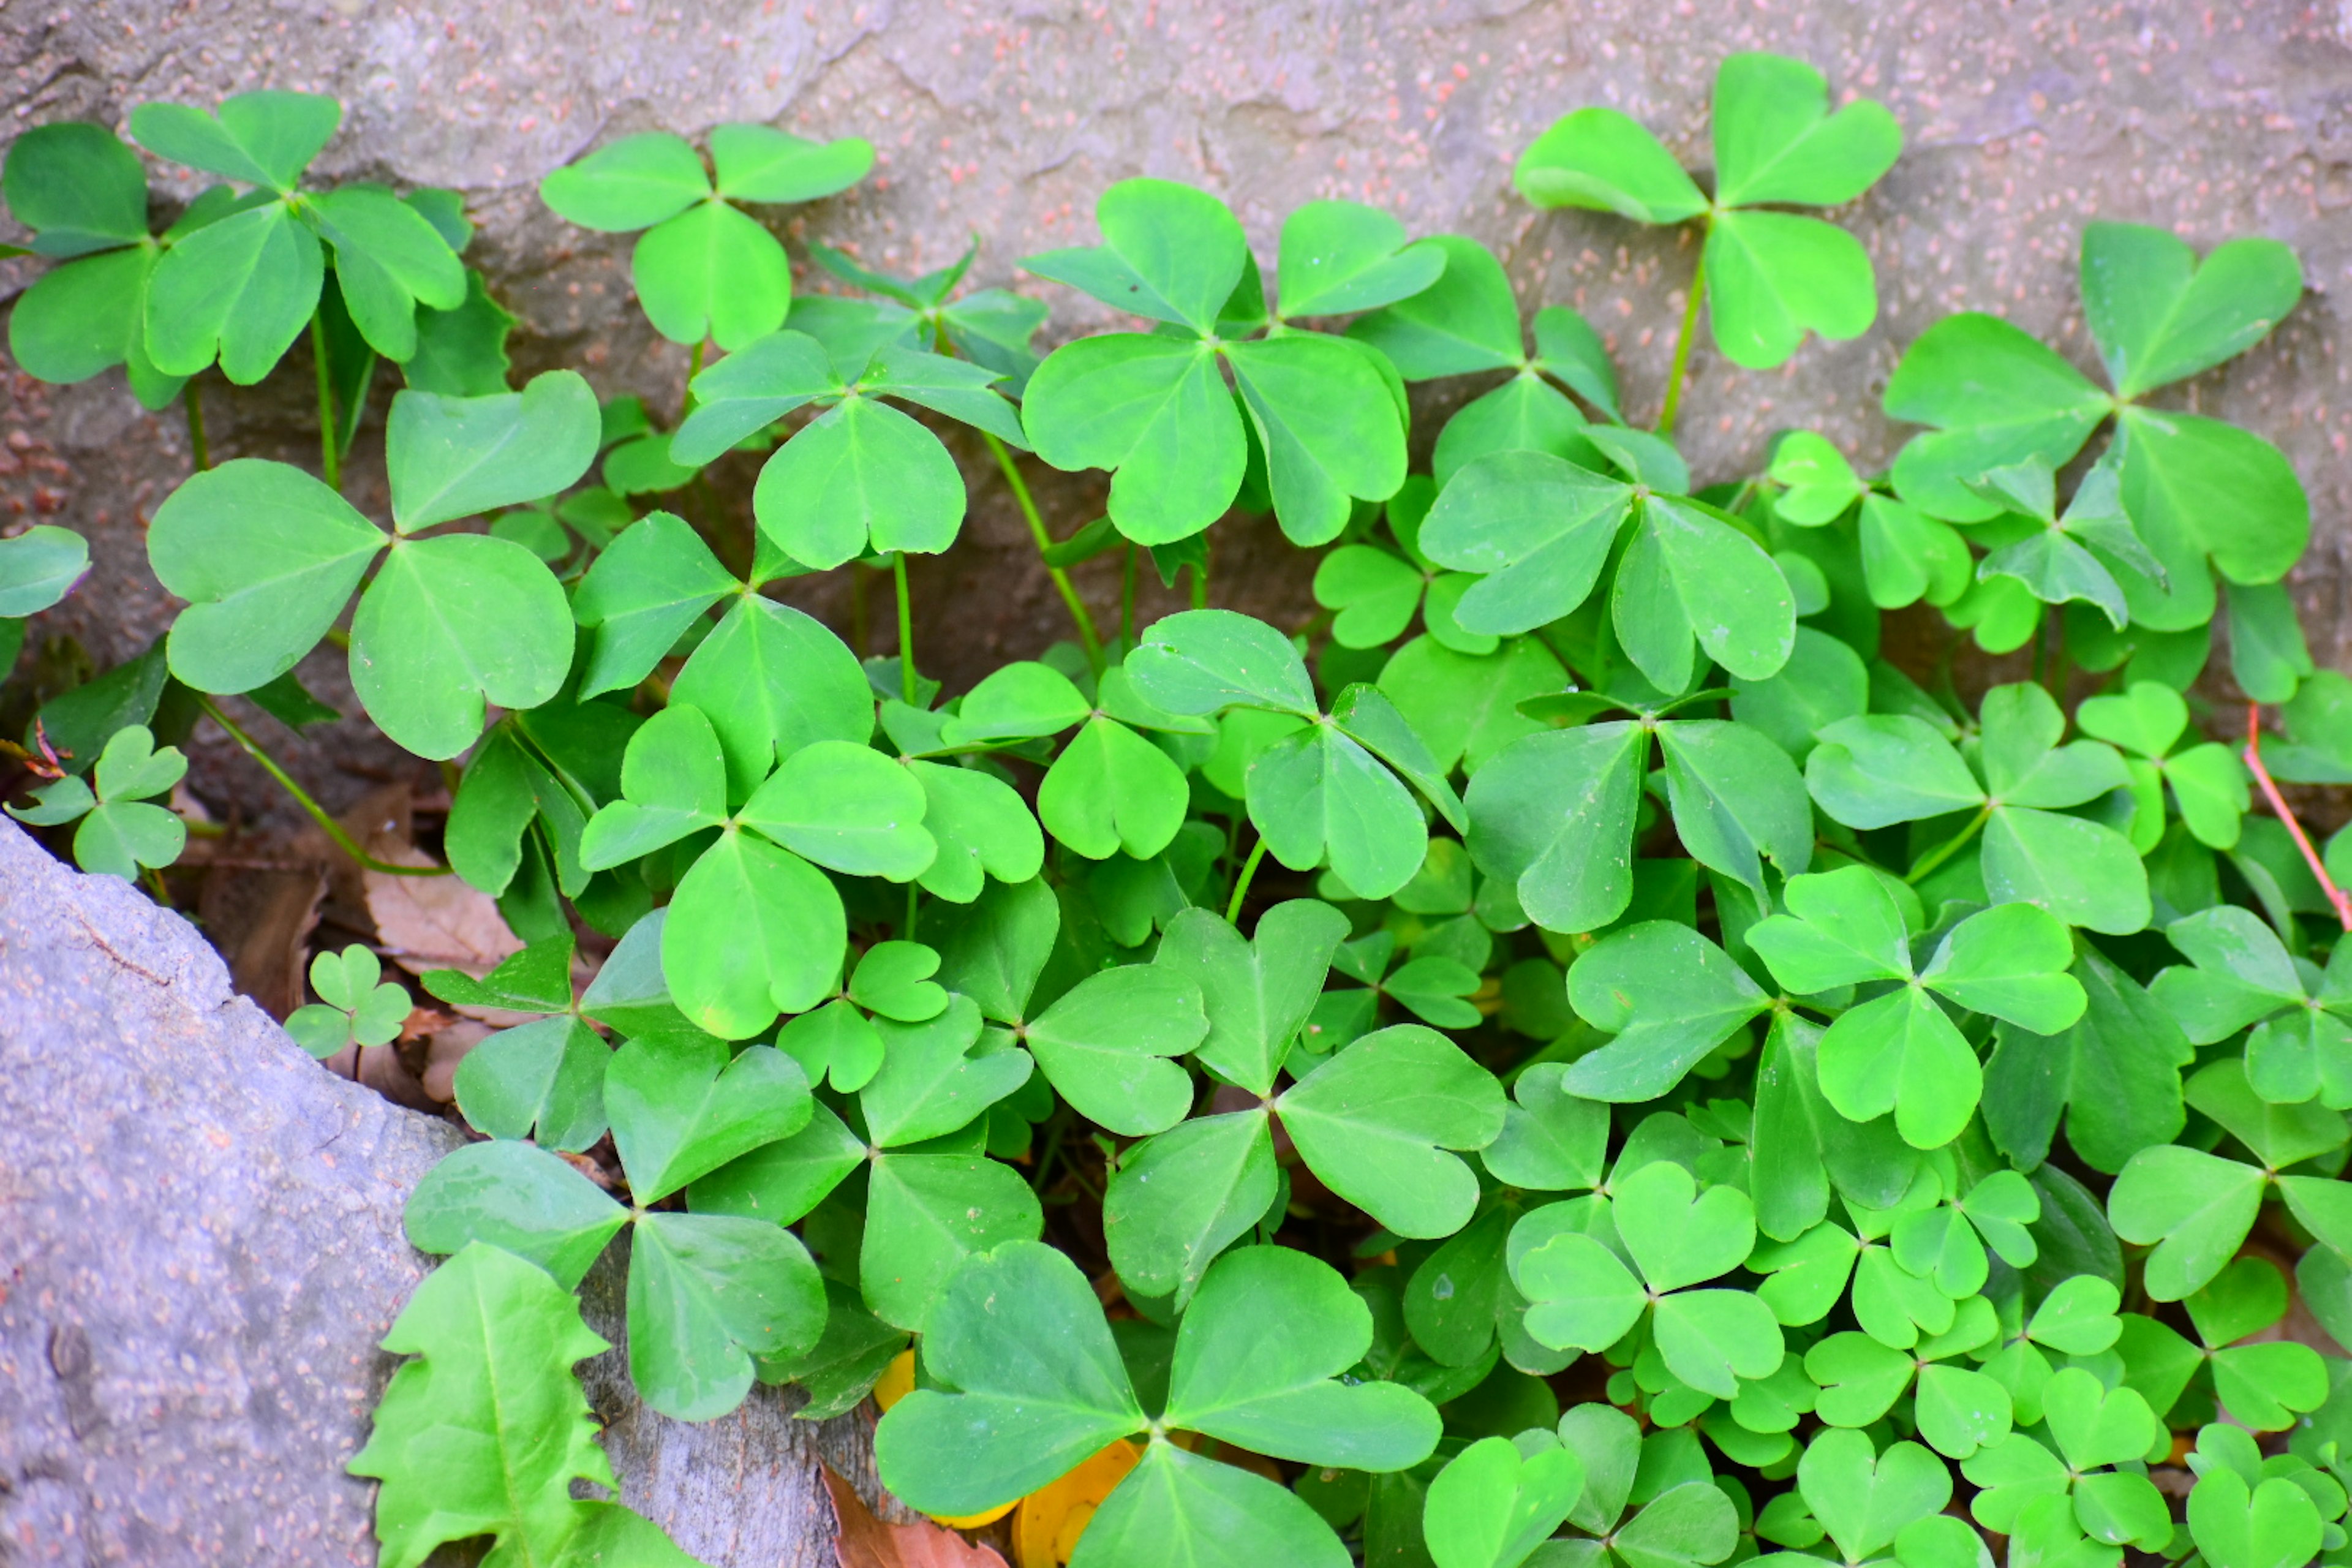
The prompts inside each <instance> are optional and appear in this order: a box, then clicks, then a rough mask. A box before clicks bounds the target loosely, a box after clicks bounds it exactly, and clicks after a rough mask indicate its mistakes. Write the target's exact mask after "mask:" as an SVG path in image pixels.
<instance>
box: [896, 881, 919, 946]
mask: <svg viewBox="0 0 2352 1568" xmlns="http://www.w3.org/2000/svg"><path fill="white" fill-rule="evenodd" d="M916 896H917V889H916V885H915V884H914V883H912V882H909V883H908V884H907V931H906V935H905V936H903V937H902V938H900V940H901V941H904V942H912V941H914V940H915V915H916V911H917V906H916V902H915V900H916Z"/></svg>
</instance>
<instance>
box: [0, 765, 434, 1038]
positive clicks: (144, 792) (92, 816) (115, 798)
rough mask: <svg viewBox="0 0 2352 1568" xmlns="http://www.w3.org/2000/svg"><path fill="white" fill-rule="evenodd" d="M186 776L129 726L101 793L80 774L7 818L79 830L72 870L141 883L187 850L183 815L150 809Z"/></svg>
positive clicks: (101, 773) (102, 770)
mask: <svg viewBox="0 0 2352 1568" xmlns="http://www.w3.org/2000/svg"><path fill="white" fill-rule="evenodd" d="M187 771H188V759H187V758H186V757H185V756H183V755H182V754H181V752H180V749H179V748H178V747H177V746H165V747H163V748H162V749H161V750H160V751H159V750H157V749H156V746H155V737H154V735H153V734H152V732H151V731H149V730H148V728H147V726H146V725H144V724H129V725H125V726H124V727H123V728H121V729H120V730H117V731H115V732H114V733H113V735H112V736H111V737H110V738H109V739H108V741H107V742H106V750H104V751H103V752H100V753H99V757H98V767H97V769H96V770H95V773H94V776H95V777H96V779H97V781H98V787H97V788H96V789H95V790H93V789H91V787H90V785H89V782H88V781H87V780H85V779H83V778H82V777H81V776H80V775H79V774H78V773H67V774H64V775H63V776H61V777H58V778H56V779H52V780H51V781H49V782H48V783H47V784H43V785H42V786H41V787H40V788H38V789H37V790H35V791H34V792H33V799H34V800H35V801H36V802H37V803H38V804H37V805H22V806H20V805H12V806H10V807H8V815H9V816H13V817H15V818H16V820H17V821H19V822H28V823H31V824H32V825H33V826H36V827H57V826H63V825H64V824H66V823H68V822H79V823H80V824H81V826H79V827H77V828H76V829H74V841H73V853H74V863H75V864H77V865H79V867H80V868H82V869H83V870H85V871H95V872H100V873H101V874H103V875H106V876H110V877H120V878H121V879H123V880H124V881H126V882H135V881H137V880H138V879H139V868H141V867H142V866H149V867H163V866H168V865H170V864H171V863H172V862H173V861H174V860H177V859H178V858H180V851H181V850H182V849H184V848H185V847H187V842H188V829H187V825H186V824H184V823H183V822H182V821H181V820H180V818H179V816H178V814H177V813H175V812H173V811H171V810H170V809H168V808H166V807H164V806H160V805H148V804H147V801H148V799H149V797H151V796H153V795H169V794H170V793H171V791H172V787H173V785H174V784H178V783H179V782H180V780H181V778H182V777H183V776H184V775H185V774H186V773H187ZM403 1016H406V1015H405V1014H403Z"/></svg>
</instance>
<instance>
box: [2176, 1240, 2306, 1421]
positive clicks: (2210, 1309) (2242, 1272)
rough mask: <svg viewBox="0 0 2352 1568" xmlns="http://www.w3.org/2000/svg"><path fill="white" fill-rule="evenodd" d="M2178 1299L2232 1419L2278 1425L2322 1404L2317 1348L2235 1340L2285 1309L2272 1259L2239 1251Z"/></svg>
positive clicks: (2219, 1398) (2282, 1288)
mask: <svg viewBox="0 0 2352 1568" xmlns="http://www.w3.org/2000/svg"><path fill="white" fill-rule="evenodd" d="M2181 1305H2182V1306H2184V1307H2186V1308H2187V1309H2188V1310H2189V1322H2190V1323H2191V1324H2193V1325H2195V1327H2196V1330H2197V1338H2198V1340H2199V1341H2200V1342H2201V1343H2202V1344H2203V1346H2204V1352H2205V1355H2204V1360H2205V1363H2206V1365H2207V1366H2208V1367H2209V1368H2210V1369H2211V1372H2212V1376H2213V1397H2214V1399H2215V1401H2216V1402H2217V1403H2219V1404H2220V1405H2221V1408H2222V1409H2223V1410H2226V1411H2228V1412H2229V1414H2230V1418H2231V1420H2233V1421H2235V1422H2238V1423H2239V1424H2240V1425H2242V1426H2247V1427H2249V1428H2251V1429H2252V1430H2253V1431H2256V1432H2284V1431H2285V1430H2286V1429H2288V1428H2289V1427H2291V1426H2294V1425H2295V1420H2296V1417H2297V1416H2299V1415H2303V1414H2305V1413H2306V1412H2309V1411H2313V1410H2316V1409H2318V1408H2319V1407H2320V1405H2323V1404H2325V1403H2326V1400H2327V1392H2328V1375H2327V1363H2325V1362H2324V1361H2322V1360H2321V1359H2320V1356H2319V1352H2317V1351H2315V1350H2313V1349H2312V1348H2311V1347H2310V1346H2309V1345H2305V1344H2298V1343H2296V1342H2294V1341H2292V1340H2271V1341H2268V1342H2263V1343H2260V1344H2241V1343H2239V1341H2241V1340H2244V1339H2248V1338H2250V1337H2251V1336H2252V1335H2255V1334H2258V1333H2261V1332H2263V1331H2264V1330H2266V1329H2269V1328H2271V1327H2273V1326H2274V1325H2275V1324H2276V1323H2277V1322H2278V1321H2279V1320H2280V1319H2282V1318H2284V1317H2285V1316H2286V1310H2287V1284H2286V1276H2285V1275H2284V1274H2283V1273H2281V1272H2280V1271H2279V1267H2278V1265H2277V1264H2275V1263H2273V1262H2272V1261H2271V1260H2270V1259H2269V1258H2239V1259H2237V1260H2236V1261H2235V1262H2233V1263H2231V1265H2230V1266H2229V1267H2227V1268H2223V1269H2222V1270H2221V1272H2220V1273H2219V1274H2217V1275H2215V1276H2214V1277H2213V1278H2212V1279H2210V1280H2209V1281H2208V1282H2207V1283H2206V1284H2205V1285H2204V1286H2203V1287H2202V1288H2201V1289H2197V1290H2194V1291H2192V1292H2190V1293H2189V1295H2188V1296H2187V1297H2186V1298H2184V1299H2183V1300H2182V1302H2181Z"/></svg>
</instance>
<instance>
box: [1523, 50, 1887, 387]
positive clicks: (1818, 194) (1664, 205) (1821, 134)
mask: <svg viewBox="0 0 2352 1568" xmlns="http://www.w3.org/2000/svg"><path fill="white" fill-rule="evenodd" d="M1902 151H1903V132H1902V128H1901V127H1900V126H1898V125H1897V124H1896V123H1895V117H1894V116H1893V115H1892V114H1890V113H1888V112H1887V111H1886V110H1885V108H1884V107H1882V106H1881V105H1879V104H1876V103H1874V102H1872V101H1871V100H1868V99H1858V100H1854V101H1853V102H1850V103H1848V104H1846V105H1844V106H1843V107H1842V108H1841V109H1839V110H1838V111H1837V112H1836V113H1835V114H1832V113H1830V112H1829V86H1828V83H1827V82H1825V81H1824V80H1822V75H1821V73H1820V72H1819V71H1816V70H1814V69H1813V68H1811V66H1808V65H1806V64H1804V63H1803V62H1801V61H1799V60H1792V59H1788V58H1783V57H1781V56H1779V55H1765V54H1740V55H1732V56H1729V57H1728V58H1726V59H1725V60H1724V62H1723V64H1722V66H1721V67H1720V68H1718V69H1717V73H1716V79H1715V166H1716V193H1715V198H1714V200H1713V201H1711V202H1710V201H1709V200H1708V199H1707V197H1706V195H1703V194H1701V192H1700V191H1699V188H1698V186H1697V185H1696V184H1693V183H1692V181H1691V178H1690V176H1689V175H1688V174H1685V173H1684V172H1683V171H1682V169H1681V167H1680V166H1679V165H1678V164H1676V163H1675V158H1674V154H1672V153H1669V152H1667V151H1666V149H1665V148H1664V147H1663V146H1662V145H1660V144H1659V142H1658V141H1657V139H1656V138H1655V137H1654V136H1652V135H1651V134H1650V132H1647V131H1645V130H1643V128H1642V126H1641V125H1639V124H1638V123H1636V122H1635V121H1633V120H1631V119H1629V118H1627V117H1626V116H1625V115H1623V114H1621V113H1619V112H1618V111H1617V110H1612V109H1580V110H1577V111H1576V112H1574V113H1573V114H1570V115H1569V116H1567V117H1566V118H1565V119H1563V120H1561V121H1559V123H1558V124H1556V125H1554V126H1553V127H1552V128H1551V129H1550V130H1549V131H1547V132H1544V133H1543V135H1541V136H1540V137H1538V138H1537V139H1536V141H1535V142H1534V143H1533V144H1532V145H1531V146H1529V147H1528V150H1527V152H1526V153H1523V154H1522V155H1521V156H1520V158H1519V163H1518V169H1517V174H1516V175H1515V180H1516V183H1517V186H1518V189H1519V194H1520V195H1524V196H1526V197H1527V198H1528V200H1529V201H1530V202H1533V203H1534V204H1535V205H1538V206H1542V207H1556V206H1575V207H1586V208H1591V209H1592V210H1595V211H1600V212H1613V213H1615V214H1617V215H1618V216H1621V217H1628V218H1632V219H1633V221H1634V222H1636V223H1644V224H1679V223H1685V222H1688V221H1689V220H1691V219H1693V218H1703V219H1705V220H1706V251H1705V253H1704V254H1703V256H1702V257H1701V258H1700V262H1699V272H1698V274H1697V275H1696V277H1695V278H1694V279H1693V280H1692V289H1693V291H1694V293H1696V291H1697V290H1698V289H1700V288H1701V287H1702V282H1703V285H1704V287H1705V289H1706V292H1707V296H1708V299H1709V301H1710V304H1711V311H1710V315H1711V319H1712V321H1713V325H1714V328H1715V341H1716V346H1717V347H1718V348H1719V349H1721V350H1722V351H1723V353H1724V355H1725V357H1726V358H1727V359H1729V360H1731V361H1732V363H1735V364H1742V365H1747V366H1749V367H1751V368H1757V369H1763V368H1769V367H1770V366H1772V365H1776V364H1779V363H1781V362H1782V361H1783V360H1786V359H1787V358H1788V357H1789V356H1790V354H1791V353H1795V352H1796V349H1797V345H1798V344H1799V343H1800V342H1802V341H1803V339H1804V335H1805V333H1806V332H1807V331H1816V332H1819V333H1820V334H1821V335H1822V337H1824V338H1828V339H1832V340H1836V341H1843V340H1844V339H1847V338H1853V337H1858V336H1860V335H1861V334H1862V333H1863V332H1864V331H1867V330H1868V329H1869V326H1870V323H1871V322H1872V321H1873V320H1874V319H1875V318H1876V316H1877V314H1878V290H1877V288H1876V285H1875V284H1874V281H1873V279H1872V277H1871V268H1870V258H1869V256H1868V255H1867V254H1866V253H1864V250H1863V248H1862V245H1861V243H1860V242H1859V241H1857V240H1856V239H1854V238H1853V236H1851V235H1849V234H1847V233H1846V232H1845V231H1844V230H1843V229H1840V228H1837V227H1835V226H1832V225H1831V224H1828V223H1824V222H1822V220H1821V219H1819V218H1811V217H1800V216H1796V215H1794V214H1791V213H1784V212H1775V211H1771V210H1769V209H1770V208H1772V207H1776V206H1808V207H1829V206H1839V205H1843V204H1844V203H1847V202H1850V201H1852V200H1853V199H1854V198H1855V197H1856V196H1859V195H1862V194H1863V192H1864V191H1866V190H1868V189H1869V188H1870V187H1871V186H1872V185H1874V184H1876V183H1877V182H1878V178H1879V176H1880V175H1882V174H1885V173H1886V171H1887V170H1888V169H1889V168H1890V167H1892V166H1893V164H1894V163H1895V158H1896V156H1897V155H1898V154H1900V153H1901V152H1902Z"/></svg>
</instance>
